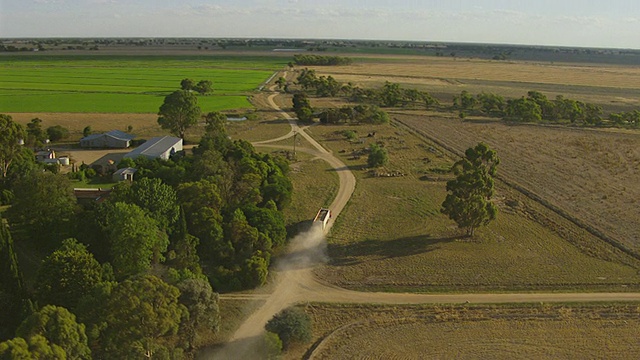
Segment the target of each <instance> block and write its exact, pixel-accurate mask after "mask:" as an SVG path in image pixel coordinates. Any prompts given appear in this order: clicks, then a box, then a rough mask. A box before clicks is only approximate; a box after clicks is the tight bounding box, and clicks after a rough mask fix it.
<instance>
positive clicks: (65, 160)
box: [58, 156, 69, 166]
mask: <svg viewBox="0 0 640 360" xmlns="http://www.w3.org/2000/svg"><path fill="white" fill-rule="evenodd" d="M58 161H60V165H63V166H67V165H69V157H68V156H62V157H60V158H58Z"/></svg>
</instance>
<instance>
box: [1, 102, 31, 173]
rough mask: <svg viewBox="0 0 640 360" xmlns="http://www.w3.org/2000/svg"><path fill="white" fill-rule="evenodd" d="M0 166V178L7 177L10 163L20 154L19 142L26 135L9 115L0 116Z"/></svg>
mask: <svg viewBox="0 0 640 360" xmlns="http://www.w3.org/2000/svg"><path fill="white" fill-rule="evenodd" d="M0 134H2V136H0V166H1V167H2V177H3V178H5V177H7V172H8V171H9V166H11V162H12V161H13V160H14V158H16V156H18V155H19V154H20V152H21V151H22V147H21V145H20V140H24V138H25V136H26V133H25V131H24V128H23V127H22V125H20V124H18V123H16V122H14V121H13V118H12V117H11V116H9V115H5V114H0Z"/></svg>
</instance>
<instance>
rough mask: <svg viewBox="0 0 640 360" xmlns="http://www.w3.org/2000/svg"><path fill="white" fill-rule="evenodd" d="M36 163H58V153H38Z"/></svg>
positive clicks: (48, 150)
mask: <svg viewBox="0 0 640 360" xmlns="http://www.w3.org/2000/svg"><path fill="white" fill-rule="evenodd" d="M54 160H55V161H54ZM36 161H39V162H43V163H53V162H55V163H57V160H56V152H55V151H53V150H50V149H47V150H42V151H38V152H36Z"/></svg>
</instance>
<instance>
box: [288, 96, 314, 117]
mask: <svg viewBox="0 0 640 360" xmlns="http://www.w3.org/2000/svg"><path fill="white" fill-rule="evenodd" d="M293 112H295V113H296V116H297V117H298V120H300V121H311V119H312V118H313V108H312V107H311V102H310V101H309V97H308V96H307V94H304V93H298V94H295V95H293Z"/></svg>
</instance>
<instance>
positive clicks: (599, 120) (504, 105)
mask: <svg viewBox="0 0 640 360" xmlns="http://www.w3.org/2000/svg"><path fill="white" fill-rule="evenodd" d="M296 80H297V84H298V85H300V86H301V87H302V91H303V92H312V93H315V95H316V96H319V97H335V96H344V97H346V98H347V99H349V101H352V102H355V103H361V104H371V105H375V106H379V107H384V108H390V107H424V108H426V109H430V108H434V107H439V108H441V110H445V111H446V110H449V111H451V110H452V111H457V112H458V113H459V116H460V118H464V117H466V116H467V115H481V116H489V117H496V118H502V119H503V120H506V121H518V122H541V121H546V122H553V123H571V124H579V125H586V126H624V127H640V110H634V111H629V112H620V113H610V114H608V115H605V114H604V112H603V110H602V107H601V106H599V105H596V104H590V103H585V102H582V101H579V100H573V99H569V98H565V97H564V96H562V95H558V96H556V98H555V99H549V98H547V96H546V95H544V94H543V93H541V92H539V91H529V92H528V93H527V96H526V97H525V96H522V97H520V98H516V99H505V98H504V97H503V96H501V95H498V94H493V93H485V92H482V93H480V94H477V95H473V94H471V93H469V92H468V91H466V90H465V91H462V92H461V93H460V95H456V96H454V97H453V104H452V106H451V107H448V106H441V105H440V103H439V102H438V100H437V99H435V98H434V97H433V96H431V94H429V93H428V92H425V91H420V90H417V89H407V88H403V87H401V86H400V84H396V83H391V82H388V81H387V82H385V84H384V85H383V86H382V87H379V88H373V89H365V88H362V87H359V86H356V85H353V84H352V83H341V82H338V81H337V80H335V79H334V78H333V77H332V76H317V75H316V72H315V70H312V69H307V68H305V69H302V70H301V71H300V73H299V75H298V77H297V78H296ZM350 113H351V112H350V111H347V110H344V111H343V112H335V111H334V112H332V111H327V112H325V113H323V116H324V117H325V118H324V121H323V122H336V121H337V122H341V121H351V119H348V118H343V117H342V116H343V115H347V114H350ZM321 120H322V118H321ZM358 122H362V121H361V120H360V121H358Z"/></svg>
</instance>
